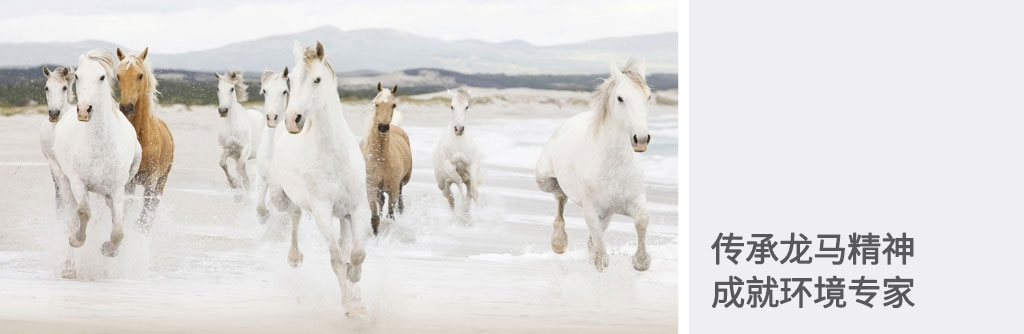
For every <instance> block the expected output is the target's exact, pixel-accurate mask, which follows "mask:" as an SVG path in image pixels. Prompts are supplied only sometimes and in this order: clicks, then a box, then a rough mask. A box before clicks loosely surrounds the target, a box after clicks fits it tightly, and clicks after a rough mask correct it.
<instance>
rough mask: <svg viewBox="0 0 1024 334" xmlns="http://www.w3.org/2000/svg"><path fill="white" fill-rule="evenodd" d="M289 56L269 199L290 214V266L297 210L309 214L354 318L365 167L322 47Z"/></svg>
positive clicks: (365, 215)
mask: <svg viewBox="0 0 1024 334" xmlns="http://www.w3.org/2000/svg"><path fill="white" fill-rule="evenodd" d="M292 53H293V55H294V56H295V63H296V64H295V66H294V67H292V72H291V74H290V77H291V79H290V81H291V95H292V99H291V100H290V101H289V102H288V107H287V109H286V112H285V117H284V122H285V127H286V129H287V130H288V133H287V134H284V133H281V134H279V135H278V137H277V138H275V143H274V159H273V161H271V167H270V179H271V180H273V182H271V183H270V197H271V200H272V201H273V202H274V205H275V206H276V207H277V208H278V210H281V211H284V212H287V213H288V214H289V215H290V217H291V221H292V245H291V249H290V251H289V252H288V262H289V263H290V264H291V265H293V266H298V265H299V264H301V263H302V253H301V252H300V251H299V245H298V237H297V235H298V228H299V219H300V218H301V217H302V211H307V212H309V213H310V214H311V215H312V216H313V219H314V220H315V221H316V224H317V227H319V229H320V233H321V234H322V235H323V236H324V238H325V239H326V240H327V247H328V248H329V249H330V252H331V267H332V268H333V269H334V274H335V275H336V276H337V278H338V284H339V285H340V286H341V291H342V302H343V303H344V305H345V308H346V309H347V310H348V312H347V314H348V315H349V316H356V315H359V314H361V312H362V306H361V305H360V301H359V292H358V290H357V289H356V287H355V285H354V284H353V283H356V282H358V281H359V278H360V274H361V268H362V263H363V260H364V259H365V258H366V251H365V250H364V249H363V242H362V239H363V237H364V236H366V235H367V230H368V229H367V228H368V227H369V225H370V219H369V216H370V207H369V206H370V204H369V202H368V201H367V200H366V163H365V162H364V161H363V155H362V152H361V151H360V149H359V146H358V143H359V142H358V140H357V139H356V137H355V136H354V135H353V134H352V130H351V129H350V128H349V126H348V123H347V122H346V121H345V117H344V115H343V114H342V109H341V102H340V101H339V96H338V82H337V78H336V75H335V73H334V69H333V68H332V67H331V64H330V63H329V62H328V61H327V60H326V59H325V58H324V47H323V45H321V44H320V42H317V43H316V46H315V47H310V48H306V49H305V50H303V48H302V46H301V45H300V44H299V43H298V42H297V41H296V42H295V44H294V46H293V48H292ZM335 217H337V218H338V219H339V220H340V221H341V224H340V229H339V225H338V224H337V223H335V222H334V218H335ZM339 232H340V234H339ZM343 275H345V276H347V278H348V280H346V278H345V277H344V276H343Z"/></svg>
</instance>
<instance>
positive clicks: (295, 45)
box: [292, 40, 302, 60]
mask: <svg viewBox="0 0 1024 334" xmlns="http://www.w3.org/2000/svg"><path fill="white" fill-rule="evenodd" d="M292 57H295V59H296V60H298V59H302V44H301V43H299V41H298V40H293V41H292Z"/></svg>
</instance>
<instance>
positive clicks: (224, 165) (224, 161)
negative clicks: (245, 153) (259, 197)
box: [220, 148, 238, 189]
mask: <svg viewBox="0 0 1024 334" xmlns="http://www.w3.org/2000/svg"><path fill="white" fill-rule="evenodd" d="M229 156H231V151H230V150H228V149H226V148H225V149H224V152H223V153H221V154H220V168H221V169H223V170H224V176H227V178H228V186H230V187H231V189H235V188H238V180H235V178H234V177H232V176H231V172H228V157H229Z"/></svg>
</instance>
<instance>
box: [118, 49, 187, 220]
mask: <svg viewBox="0 0 1024 334" xmlns="http://www.w3.org/2000/svg"><path fill="white" fill-rule="evenodd" d="M147 54H149V48H146V49H145V50H142V53H140V54H138V55H125V54H124V52H121V49H120V48H118V49H117V59H118V60H120V61H121V62H120V64H118V65H117V86H118V88H120V90H121V105H120V109H121V112H122V113H124V115H125V116H126V117H128V121H130V122H132V125H133V126H135V134H136V136H137V137H138V139H139V145H142V163H141V164H140V165H139V173H138V174H135V177H134V178H132V184H131V185H129V186H128V187H127V188H126V190H127V191H128V194H132V193H134V192H135V186H136V185H141V186H142V187H143V188H144V189H145V192H144V197H145V199H144V204H143V207H142V213H141V214H140V215H139V224H140V225H142V226H149V225H150V224H151V223H152V222H153V216H154V215H155V214H156V208H157V206H159V205H160V198H161V197H162V196H163V194H164V185H166V184H167V175H168V174H169V173H170V172H171V164H173V163H174V138H173V137H171V130H169V129H168V128H167V124H165V123H164V121H163V120H161V119H159V118H157V117H156V116H153V111H154V109H155V108H156V103H157V99H156V84H157V83H156V76H154V75H153V67H152V66H150V64H149V60H147V59H146V55H147Z"/></svg>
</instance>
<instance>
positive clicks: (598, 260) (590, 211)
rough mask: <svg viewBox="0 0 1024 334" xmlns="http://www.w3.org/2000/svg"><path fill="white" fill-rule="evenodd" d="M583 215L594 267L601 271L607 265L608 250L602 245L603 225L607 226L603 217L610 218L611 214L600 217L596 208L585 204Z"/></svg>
mask: <svg viewBox="0 0 1024 334" xmlns="http://www.w3.org/2000/svg"><path fill="white" fill-rule="evenodd" d="M583 217H584V218H585V219H586V220H587V227H588V228H589V229H590V246H591V247H590V248H591V255H592V256H593V259H594V267H595V268H597V271H598V272H602V271H604V269H605V268H607V267H608V252H607V251H605V247H604V227H603V226H607V225H606V224H604V221H605V219H611V216H610V215H609V216H608V217H601V215H600V213H599V212H598V210H597V208H595V207H593V205H590V204H587V205H584V207H583Z"/></svg>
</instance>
